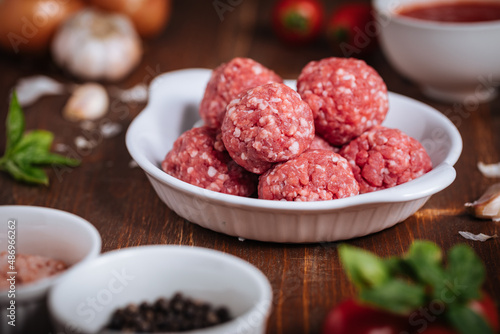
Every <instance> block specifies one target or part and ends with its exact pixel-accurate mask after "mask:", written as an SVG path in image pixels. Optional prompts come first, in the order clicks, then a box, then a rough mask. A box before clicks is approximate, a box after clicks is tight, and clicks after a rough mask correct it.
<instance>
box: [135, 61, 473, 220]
mask: <svg viewBox="0 0 500 334" xmlns="http://www.w3.org/2000/svg"><path fill="white" fill-rule="evenodd" d="M211 71H212V70H210V69H203V68H188V69H181V70H176V71H171V72H166V73H163V74H161V75H159V76H158V77H156V78H155V79H154V80H153V81H152V82H151V85H150V90H149V96H150V99H149V101H148V104H147V105H146V106H145V107H144V109H143V110H142V111H141V112H140V113H139V115H138V116H137V117H136V118H135V119H134V120H133V121H132V122H131V124H130V126H129V128H128V129H127V133H126V146H127V149H128V151H129V153H130V155H131V156H132V158H133V159H134V160H135V161H136V162H137V164H138V165H139V166H140V167H141V169H143V171H144V172H146V173H147V174H148V175H149V176H150V177H153V178H155V179H156V180H157V181H159V182H161V183H162V184H163V185H167V186H169V187H171V188H174V189H176V190H178V191H181V192H183V193H185V194H188V195H191V196H195V197H198V198H203V199H204V200H206V201H209V202H211V203H217V204H219V205H223V206H231V207H233V206H236V207H239V208H245V209H248V210H255V209H258V210H263V211H269V210H272V211H285V212H290V213H318V212H321V211H335V210H339V209H344V210H345V209H348V208H354V207H359V206H363V205H374V204H382V203H396V202H408V201H412V200H415V199H420V198H423V197H426V196H431V195H433V194H435V193H437V192H439V191H441V190H443V189H444V188H446V187H447V186H448V185H450V184H451V183H452V182H453V180H454V179H455V176H456V172H455V169H454V168H453V165H454V164H455V163H456V162H457V161H458V159H459V157H460V155H461V152H462V146H463V144H462V138H461V136H460V133H459V131H458V130H457V128H456V127H455V126H454V125H453V123H452V122H451V121H450V120H449V119H448V118H447V117H446V116H445V115H443V114H442V113H440V112H439V111H438V110H436V109H434V108H432V107H431V106H429V105H427V104H425V103H422V102H420V101H417V100H415V99H412V98H409V97H406V96H404V95H401V94H397V93H393V92H389V99H391V97H392V98H397V99H404V100H409V101H410V102H411V103H415V104H418V105H419V107H420V109H421V110H422V111H423V112H425V113H426V114H427V115H431V116H430V117H434V118H436V119H438V121H439V122H440V123H441V124H442V126H443V128H444V130H445V131H446V133H447V134H448V135H449V136H450V140H451V146H450V149H449V152H448V154H447V155H446V157H445V159H444V160H443V161H442V162H441V163H440V164H438V165H437V166H435V167H433V169H432V170H431V171H429V172H428V173H426V174H424V175H422V176H420V177H419V178H417V179H414V180H411V181H409V182H406V183H404V184H401V185H398V186H395V187H392V188H388V189H384V190H379V191H376V192H371V193H366V194H360V195H356V196H352V197H347V198H341V199H335V200H329V201H312V202H294V201H273V200H265V199H257V198H249V197H241V196H235V195H229V194H224V193H219V192H215V191H212V190H208V189H204V188H200V187H197V186H194V185H192V184H189V183H187V182H184V181H181V180H179V179H176V178H174V177H173V176H170V175H168V174H167V173H165V172H164V171H163V170H161V168H160V167H159V166H156V165H155V164H153V162H151V161H150V160H149V159H147V157H146V156H145V155H144V154H143V152H141V150H140V149H139V147H138V145H136V132H137V131H138V130H136V129H137V128H138V127H139V126H140V124H141V123H142V122H146V121H145V120H147V119H148V117H149V118H151V116H150V115H154V114H155V111H154V109H153V108H152V107H151V105H152V104H153V101H154V99H155V96H156V92H155V90H157V89H158V88H157V87H161V81H162V80H164V79H165V77H168V76H175V75H179V74H189V73H191V74H192V73H196V72H200V73H201V72H204V73H203V74H204V75H206V74H207V73H210V72H211ZM286 81H288V82H293V81H294V80H285V82H286ZM436 174H437V176H435V175H436ZM438 176H439V177H438ZM429 179H430V180H429ZM436 179H437V180H438V182H436ZM429 181H431V182H429ZM423 184H425V187H423ZM381 195H382V196H381Z"/></svg>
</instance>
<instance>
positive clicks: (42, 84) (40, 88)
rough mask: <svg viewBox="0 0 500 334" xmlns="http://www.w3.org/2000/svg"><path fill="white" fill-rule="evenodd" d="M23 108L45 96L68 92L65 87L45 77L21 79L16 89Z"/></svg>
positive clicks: (36, 76)
mask: <svg viewBox="0 0 500 334" xmlns="http://www.w3.org/2000/svg"><path fill="white" fill-rule="evenodd" d="M14 89H15V91H16V93H17V99H18V101H19V104H20V105H21V107H27V106H29V105H31V104H33V103H34V102H36V101H37V100H38V99H39V98H41V97H42V96H45V95H57V94H62V93H64V92H65V91H66V88H65V87H64V85H63V84H62V83H60V82H57V81H56V80H54V79H52V78H49V77H47V76H44V75H35V76H32V77H27V78H22V79H20V80H19V81H18V82H17V84H16V87H15V88H14Z"/></svg>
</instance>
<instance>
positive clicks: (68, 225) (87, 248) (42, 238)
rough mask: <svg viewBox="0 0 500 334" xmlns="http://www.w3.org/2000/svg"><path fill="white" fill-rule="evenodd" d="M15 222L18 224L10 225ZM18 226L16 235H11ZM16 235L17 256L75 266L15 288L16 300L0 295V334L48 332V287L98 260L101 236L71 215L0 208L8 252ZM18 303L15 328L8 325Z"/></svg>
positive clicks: (0, 238) (0, 236)
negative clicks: (49, 259) (79, 265)
mask: <svg viewBox="0 0 500 334" xmlns="http://www.w3.org/2000/svg"><path fill="white" fill-rule="evenodd" d="M9 221H15V224H12V223H9ZM9 226H15V230H14V231H15V234H12V232H9V233H8V230H10V229H9ZM14 235H15V239H14V241H15V244H14V245H15V252H16V254H32V255H41V256H46V257H50V258H54V259H58V260H62V261H64V262H65V263H66V264H67V265H70V266H73V267H70V268H68V269H67V270H66V271H64V272H62V273H61V274H59V275H56V276H52V277H49V278H45V279H41V280H39V281H36V282H33V283H29V284H25V285H16V289H15V290H16V292H15V297H14V298H10V297H9V295H8V294H7V293H3V291H2V293H1V294H0V307H1V312H0V313H1V319H2V321H1V323H0V329H1V330H0V333H2V334H14V333H20V334H21V333H22V334H26V333H49V331H50V323H49V317H48V312H47V307H46V296H47V292H48V290H49V288H50V287H51V286H53V285H54V284H56V283H57V282H58V281H59V280H60V279H61V278H63V277H64V276H65V275H67V274H68V273H70V272H71V271H72V270H73V269H74V265H76V264H78V263H83V262H85V261H87V260H89V259H92V258H95V257H96V256H97V255H99V253H100V251H101V237H100V236H99V233H98V232H97V230H96V229H95V227H94V226H93V225H92V224H90V223H89V222H88V221H86V220H84V219H82V218H80V217H78V216H75V215H73V214H71V213H68V212H64V211H60V210H56V209H49V208H43V207H34V206H17V205H15V206H0V245H2V246H1V249H0V252H2V251H7V245H8V240H12V239H11V238H10V237H9V236H14ZM12 300H14V301H15V320H16V321H15V325H16V326H15V327H13V326H11V325H9V324H8V320H9V321H10V318H7V315H9V314H10V310H7V309H6V308H7V307H9V305H10V303H11V301H12Z"/></svg>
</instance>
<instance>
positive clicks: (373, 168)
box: [340, 126, 432, 193]
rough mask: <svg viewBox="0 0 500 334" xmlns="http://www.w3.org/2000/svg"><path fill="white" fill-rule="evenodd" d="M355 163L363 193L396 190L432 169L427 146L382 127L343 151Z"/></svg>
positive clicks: (398, 131) (399, 132) (360, 137)
mask: <svg viewBox="0 0 500 334" xmlns="http://www.w3.org/2000/svg"><path fill="white" fill-rule="evenodd" d="M340 154H341V155H342V156H343V157H345V158H346V159H347V160H348V161H349V163H350V164H351V167H352V170H353V172H354V176H355V177H356V180H357V181H358V183H359V185H360V193H368V192H372V191H375V190H380V189H385V188H390V187H394V186H396V185H398V184H402V183H405V182H408V181H410V180H413V179H415V178H417V177H419V176H421V175H423V174H425V173H427V172H428V171H429V170H431V168H432V163H431V159H430V158H429V156H428V155H427V152H426V151H425V149H424V147H423V146H422V145H421V144H420V143H419V142H418V141H417V140H416V139H413V138H411V137H410V136H408V135H406V134H404V133H403V132H401V131H400V130H398V129H389V128H385V127H382V126H378V127H376V128H374V129H371V130H370V131H368V132H365V133H363V134H362V135H361V136H359V137H358V138H356V139H354V140H353V141H351V142H350V143H349V144H347V145H346V146H344V147H343V148H342V149H341V150H340Z"/></svg>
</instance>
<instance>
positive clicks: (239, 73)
mask: <svg viewBox="0 0 500 334" xmlns="http://www.w3.org/2000/svg"><path fill="white" fill-rule="evenodd" d="M270 82H283V79H281V78H280V77H279V76H278V75H277V74H276V73H274V72H273V71H271V70H270V69H268V68H266V67H264V66H263V65H261V64H259V63H257V62H256V61H255V60H252V59H249V58H234V59H233V60H231V61H230V62H228V63H226V64H222V65H220V66H219V67H217V68H216V69H215V70H214V71H213V73H212V76H211V77H210V81H209V82H208V84H207V88H206V90H205V95H204V96H203V99H202V100H201V104H200V116H201V118H202V119H203V121H205V124H206V125H208V126H209V127H211V128H214V129H215V128H219V127H220V125H221V123H222V119H223V118H224V113H225V112H226V106H227V105H228V103H229V102H231V101H232V100H233V99H235V98H237V97H238V95H240V94H241V93H244V92H246V91H247V90H249V89H250V88H254V87H257V86H260V85H263V84H266V83H270Z"/></svg>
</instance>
